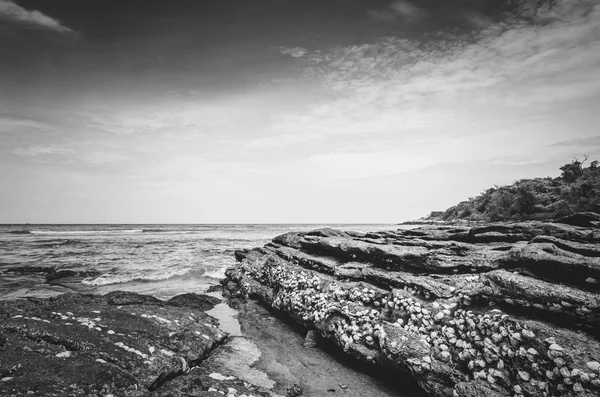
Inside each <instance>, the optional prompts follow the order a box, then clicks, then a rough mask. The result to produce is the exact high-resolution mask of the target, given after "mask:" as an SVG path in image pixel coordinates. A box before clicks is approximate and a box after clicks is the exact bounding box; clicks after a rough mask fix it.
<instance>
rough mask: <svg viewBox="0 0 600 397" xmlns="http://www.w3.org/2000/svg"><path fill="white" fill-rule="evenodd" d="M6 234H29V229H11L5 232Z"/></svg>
mask: <svg viewBox="0 0 600 397" xmlns="http://www.w3.org/2000/svg"><path fill="white" fill-rule="evenodd" d="M5 233H7V234H31V231H29V230H11V231H8V232H5Z"/></svg>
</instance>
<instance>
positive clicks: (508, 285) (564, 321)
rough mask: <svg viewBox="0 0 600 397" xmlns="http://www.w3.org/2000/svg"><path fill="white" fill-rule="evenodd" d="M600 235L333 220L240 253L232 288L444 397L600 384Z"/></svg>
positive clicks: (587, 388) (563, 391) (576, 390)
mask: <svg viewBox="0 0 600 397" xmlns="http://www.w3.org/2000/svg"><path fill="white" fill-rule="evenodd" d="M569 222H570V223H574V224H582V223H581V222H580V220H579V219H576V222H575V221H571V220H569ZM599 246H600V229H598V228H597V227H595V226H594V225H592V227H581V226H576V225H572V224H568V223H541V222H522V223H512V224H506V223H504V224H490V225H476V226H465V225H453V226H441V225H428V226H422V227H419V228H416V229H412V230H398V231H396V232H389V231H388V232H378V233H367V234H359V233H346V232H341V231H337V230H332V229H321V230H315V231H312V232H308V233H288V234H285V235H283V236H279V237H277V238H275V239H273V241H272V242H271V243H269V244H267V245H266V246H265V247H262V248H256V249H254V250H250V251H247V250H246V251H239V252H237V253H236V257H237V259H238V261H240V263H239V265H238V266H236V267H234V268H231V269H229V270H228V271H227V277H228V280H226V281H225V282H224V287H225V289H226V290H227V291H229V293H230V294H231V295H232V296H237V297H241V298H247V297H249V298H252V299H254V300H257V301H260V302H262V303H263V304H265V305H266V306H268V307H269V308H271V309H273V310H274V311H275V312H277V313H280V314H283V315H285V316H287V317H288V318H290V319H291V320H292V321H294V322H295V323H296V324H298V325H299V326H300V327H302V328H303V329H304V330H314V331H316V333H317V338H318V339H320V340H322V341H324V342H326V343H328V345H329V346H333V348H337V349H340V350H342V351H343V352H344V353H345V354H346V356H351V357H353V358H354V359H356V360H358V361H361V362H363V363H365V365H367V366H368V367H372V368H375V369H378V370H381V371H390V372H389V373H390V374H391V375H390V376H391V377H394V378H401V379H404V380H405V381H406V382H407V383H410V382H411V381H413V382H416V383H417V384H418V385H419V387H420V388H421V389H422V390H423V391H425V392H426V393H427V394H428V395H431V396H448V397H449V396H453V397H455V396H469V397H471V396H472V397H475V396H517V397H520V396H575V395H577V396H597V395H600V380H599V375H600V364H599V362H600V342H599V341H598V338H599V337H600V324H599V320H600V318H599V310H600V294H599V292H600V284H599V283H598V281H599V280H600V257H599V256H598V247H599Z"/></svg>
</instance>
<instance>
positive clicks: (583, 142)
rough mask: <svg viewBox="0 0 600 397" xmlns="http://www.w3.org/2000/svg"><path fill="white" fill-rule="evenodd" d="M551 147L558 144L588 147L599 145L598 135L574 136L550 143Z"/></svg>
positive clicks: (599, 138) (599, 136) (599, 137)
mask: <svg viewBox="0 0 600 397" xmlns="http://www.w3.org/2000/svg"><path fill="white" fill-rule="evenodd" d="M550 146H551V147H559V146H578V147H581V148H589V147H590V146H600V135H596V136H592V137H588V138H576V139H569V140H565V141H560V142H556V143H553V144H552V145H550Z"/></svg>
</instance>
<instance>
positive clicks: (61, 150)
mask: <svg viewBox="0 0 600 397" xmlns="http://www.w3.org/2000/svg"><path fill="white" fill-rule="evenodd" d="M14 153H15V154H18V155H19V156H33V157H37V156H42V155H52V154H59V155H60V154H63V155H64V154H72V153H74V151H73V150H72V149H68V148H66V147H63V146H58V145H50V146H44V145H35V146H30V147H28V148H19V149H16V150H15V151H14Z"/></svg>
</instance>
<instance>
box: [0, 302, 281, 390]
mask: <svg viewBox="0 0 600 397" xmlns="http://www.w3.org/2000/svg"><path fill="white" fill-rule="evenodd" d="M217 302H219V299H216V298H214V297H211V296H206V295H197V294H185V295H179V296H176V297H174V298H172V299H171V300H169V301H162V300H159V299H157V298H154V297H151V296H145V295H138V294H135V293H128V292H112V293H110V294H107V295H104V296H99V295H82V294H72V293H71V294H64V295H60V296H58V297H55V298H49V299H36V298H30V299H27V300H15V301H3V302H0V395H2V396H22V395H38V396H109V395H112V396H150V395H156V396H191V395H195V396H196V395H197V396H222V395H223V393H225V395H227V393H229V394H231V391H232V390H235V395H237V396H241V395H244V394H245V395H246V396H252V395H253V396H259V395H260V396H263V395H270V393H267V392H265V391H261V390H260V388H259V387H257V386H254V385H252V384H249V383H247V382H242V381H240V380H239V379H237V378H235V377H233V376H230V375H228V374H227V373H226V372H225V371H227V369H226V368H217V367H210V366H206V365H205V364H204V363H205V361H206V360H207V359H208V358H209V357H210V356H211V354H212V353H213V352H214V351H218V350H219V348H220V347H221V346H222V345H223V344H224V343H225V342H227V341H228V336H227V334H226V333H225V332H223V331H221V330H220V329H219V328H218V327H217V325H218V321H217V320H216V319H215V318H213V317H211V316H209V315H207V314H206V313H204V311H205V310H208V309H210V308H211V307H213V306H214V305H215V304H216V303H217ZM220 370H223V371H220Z"/></svg>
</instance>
